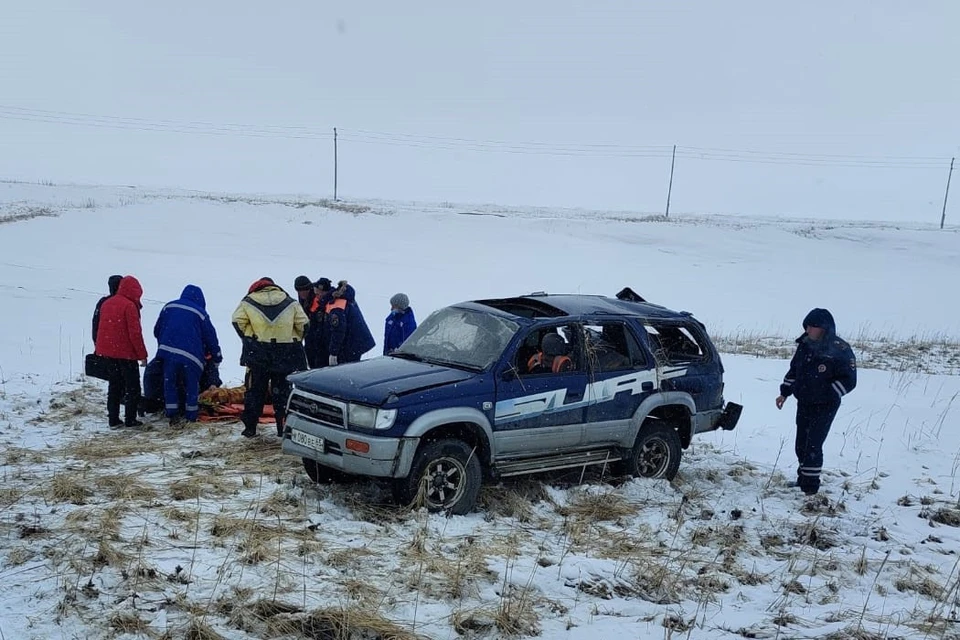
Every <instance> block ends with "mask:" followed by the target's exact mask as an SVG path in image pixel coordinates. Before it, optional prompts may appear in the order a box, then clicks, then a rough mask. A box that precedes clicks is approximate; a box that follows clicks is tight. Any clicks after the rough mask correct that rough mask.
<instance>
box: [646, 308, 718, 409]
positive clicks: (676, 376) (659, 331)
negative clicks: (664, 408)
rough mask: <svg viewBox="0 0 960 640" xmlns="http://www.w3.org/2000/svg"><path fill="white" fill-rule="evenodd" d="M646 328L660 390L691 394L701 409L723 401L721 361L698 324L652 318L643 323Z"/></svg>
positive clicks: (713, 406)
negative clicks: (716, 356) (656, 365)
mask: <svg viewBox="0 0 960 640" xmlns="http://www.w3.org/2000/svg"><path fill="white" fill-rule="evenodd" d="M644 329H646V332H647V340H648V342H649V344H650V349H651V350H652V351H653V354H654V358H655V359H656V361H657V363H658V364H659V372H660V389H661V390H663V391H683V392H686V393H688V394H690V396H691V397H692V398H693V401H694V404H695V405H696V407H697V411H698V412H699V411H707V410H710V409H715V408H717V407H718V406H719V405H721V404H722V395H723V389H722V384H721V382H720V381H721V379H722V378H721V376H720V361H719V358H715V357H714V356H713V352H712V350H711V348H710V343H709V342H708V338H707V336H706V333H705V332H704V331H703V329H702V328H701V327H700V326H699V325H697V324H696V323H695V322H682V321H681V322H677V321H667V320H652V321H648V322H646V323H644Z"/></svg>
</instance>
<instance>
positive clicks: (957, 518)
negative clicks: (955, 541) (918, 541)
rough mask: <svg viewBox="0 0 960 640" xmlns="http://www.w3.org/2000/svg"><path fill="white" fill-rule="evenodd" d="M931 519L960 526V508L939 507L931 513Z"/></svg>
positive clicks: (952, 525)
mask: <svg viewBox="0 0 960 640" xmlns="http://www.w3.org/2000/svg"><path fill="white" fill-rule="evenodd" d="M930 519H931V520H933V521H934V522H939V523H940V524H945V525H948V526H951V527H960V509H951V508H950V507H944V508H942V509H937V510H936V511H935V512H933V513H932V514H931V515H930Z"/></svg>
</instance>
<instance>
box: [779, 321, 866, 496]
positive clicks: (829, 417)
mask: <svg viewBox="0 0 960 640" xmlns="http://www.w3.org/2000/svg"><path fill="white" fill-rule="evenodd" d="M803 331H804V334H803V335H802V336H800V337H799V338H797V351H796V353H794V355H793V359H792V360H790V370H789V371H787V375H786V376H784V378H783V384H781V385H780V395H779V396H777V409H782V408H783V404H784V403H785V402H786V400H787V398H788V397H790V396H791V395H792V396H794V397H796V399H797V439H796V443H795V452H796V454H797V461H798V462H799V467H798V468H797V486H798V487H800V489H801V490H802V491H803V492H804V493H805V494H806V495H813V494H815V493H817V492H818V491H819V490H820V471H821V469H822V467H823V443H824V441H825V440H826V439H827V434H828V433H829V432H830V425H832V424H833V419H834V417H836V415H837V410H838V409H839V408H840V400H841V398H843V396H845V395H847V394H848V393H850V392H851V391H853V389H854V387H856V386H857V359H856V357H855V356H854V355H853V350H852V349H850V345H849V344H847V343H846V342H845V341H843V340H841V339H840V338H839V337H838V336H837V327H836V323H835V322H834V320H833V315H831V313H830V312H829V311H827V310H826V309H813V310H812V311H811V312H810V313H808V314H807V317H805V318H804V319H803Z"/></svg>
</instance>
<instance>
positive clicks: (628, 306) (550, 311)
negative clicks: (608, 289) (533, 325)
mask: <svg viewBox="0 0 960 640" xmlns="http://www.w3.org/2000/svg"><path fill="white" fill-rule="evenodd" d="M473 304H479V305H484V306H486V307H492V308H494V309H497V310H499V311H502V312H504V313H507V314H510V315H514V316H519V317H525V318H543V317H547V318H549V317H562V316H636V317H642V318H683V317H689V316H690V314H689V313H688V312H686V311H674V310H672V309H667V308H666V307H663V306H660V305H658V304H653V303H650V302H632V301H629V300H619V299H617V298H611V297H607V296H600V295H583V294H546V293H534V294H530V295H526V296H517V297H513V298H496V299H488V300H474V301H473Z"/></svg>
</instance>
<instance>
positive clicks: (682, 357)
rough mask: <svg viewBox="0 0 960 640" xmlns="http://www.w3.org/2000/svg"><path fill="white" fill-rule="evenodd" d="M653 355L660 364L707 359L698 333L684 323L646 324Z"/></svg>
mask: <svg viewBox="0 0 960 640" xmlns="http://www.w3.org/2000/svg"><path fill="white" fill-rule="evenodd" d="M644 328H645V329H646V331H647V340H648V341H649V343H650V348H651V350H652V351H653V356H654V358H655V359H656V361H657V362H658V363H660V364H682V363H686V362H697V361H702V360H706V359H707V351H706V350H705V349H704V348H703V345H702V344H701V341H700V338H699V337H698V333H697V332H695V331H692V330H691V329H690V328H689V327H685V326H682V325H669V324H656V323H650V324H646V325H644Z"/></svg>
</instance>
